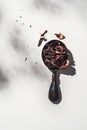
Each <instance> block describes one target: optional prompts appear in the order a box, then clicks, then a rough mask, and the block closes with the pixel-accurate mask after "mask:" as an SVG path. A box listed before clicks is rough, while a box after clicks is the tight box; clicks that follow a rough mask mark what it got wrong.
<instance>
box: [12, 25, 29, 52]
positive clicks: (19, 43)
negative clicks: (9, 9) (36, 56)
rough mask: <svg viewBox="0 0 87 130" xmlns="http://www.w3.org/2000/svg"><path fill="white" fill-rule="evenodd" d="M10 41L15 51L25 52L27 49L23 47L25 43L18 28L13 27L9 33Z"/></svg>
mask: <svg viewBox="0 0 87 130" xmlns="http://www.w3.org/2000/svg"><path fill="white" fill-rule="evenodd" d="M10 43H11V45H12V47H13V49H14V50H15V51H16V52H17V53H21V54H26V53H27V49H26V47H25V43H24V42H23V39H22V35H21V31H20V29H19V28H17V27H15V28H14V29H13V31H12V32H11V33H10Z"/></svg>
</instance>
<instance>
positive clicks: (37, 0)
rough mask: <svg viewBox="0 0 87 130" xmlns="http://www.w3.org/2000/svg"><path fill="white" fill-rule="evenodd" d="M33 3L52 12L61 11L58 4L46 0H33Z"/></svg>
mask: <svg viewBox="0 0 87 130" xmlns="http://www.w3.org/2000/svg"><path fill="white" fill-rule="evenodd" d="M33 4H34V6H35V7H36V8H37V9H45V10H47V11H50V12H52V13H59V12H60V11H62V9H61V7H60V6H59V5H58V4H56V3H54V2H52V1H48V0H34V2H33Z"/></svg>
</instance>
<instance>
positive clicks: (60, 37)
mask: <svg viewBox="0 0 87 130" xmlns="http://www.w3.org/2000/svg"><path fill="white" fill-rule="evenodd" d="M54 35H56V37H57V38H59V39H60V40H62V39H65V36H64V35H63V34H62V33H59V34H54Z"/></svg>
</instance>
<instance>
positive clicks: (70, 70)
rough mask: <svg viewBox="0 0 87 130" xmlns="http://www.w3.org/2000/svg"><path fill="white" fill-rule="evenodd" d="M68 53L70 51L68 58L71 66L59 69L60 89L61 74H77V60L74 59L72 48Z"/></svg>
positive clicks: (58, 83)
mask: <svg viewBox="0 0 87 130" xmlns="http://www.w3.org/2000/svg"><path fill="white" fill-rule="evenodd" d="M68 53H69V57H68V60H69V61H70V64H69V66H68V67H67V68H66V69H59V70H58V71H57V85H58V89H60V75H61V74H64V75H69V76H73V75H75V74H76V69H75V61H74V58H73V55H72V53H71V51H70V50H68ZM61 100H62V94H61V96H60V101H61Z"/></svg>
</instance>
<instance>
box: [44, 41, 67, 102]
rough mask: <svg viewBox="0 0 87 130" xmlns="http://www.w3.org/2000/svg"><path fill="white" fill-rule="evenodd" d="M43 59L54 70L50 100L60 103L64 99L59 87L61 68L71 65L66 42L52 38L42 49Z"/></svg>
mask: <svg viewBox="0 0 87 130" xmlns="http://www.w3.org/2000/svg"><path fill="white" fill-rule="evenodd" d="M42 59H43V62H44V64H45V65H46V66H47V67H48V69H49V70H50V71H51V72H52V82H51V85H50V89H49V94H48V97H49V100H50V101H51V102H52V103H54V104H58V103H60V102H61V100H62V94H61V90H60V87H59V83H58V82H59V79H58V78H59V74H58V72H59V69H65V68H67V66H68V65H69V61H68V50H67V48H66V46H65V45H64V43H62V42H61V41H59V40H51V41H49V42H48V43H46V44H45V46H44V47H43V50H42Z"/></svg>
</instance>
